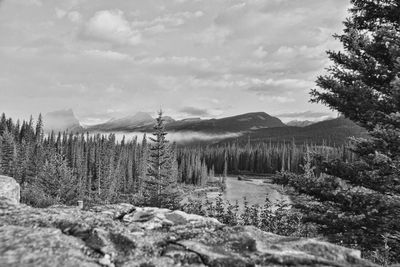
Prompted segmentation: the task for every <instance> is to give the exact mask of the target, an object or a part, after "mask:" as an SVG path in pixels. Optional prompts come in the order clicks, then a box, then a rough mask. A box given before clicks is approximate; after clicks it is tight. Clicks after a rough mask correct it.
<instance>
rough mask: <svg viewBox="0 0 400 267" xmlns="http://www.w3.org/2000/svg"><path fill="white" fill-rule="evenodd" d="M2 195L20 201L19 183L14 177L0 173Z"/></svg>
mask: <svg viewBox="0 0 400 267" xmlns="http://www.w3.org/2000/svg"><path fill="white" fill-rule="evenodd" d="M0 197H6V198H8V199H10V200H11V201H12V202H14V203H19V200H20V188H19V184H18V183H17V182H16V181H15V180H14V179H13V178H10V177H7V176H2V175H0Z"/></svg>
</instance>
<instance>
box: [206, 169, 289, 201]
mask: <svg viewBox="0 0 400 267" xmlns="http://www.w3.org/2000/svg"><path fill="white" fill-rule="evenodd" d="M225 185H226V187H225V191H224V192H222V198H223V199H224V200H225V201H229V202H230V203H232V204H234V203H235V202H236V201H238V203H239V208H242V207H243V199H244V198H246V200H247V202H248V203H249V205H256V204H258V205H260V206H262V205H264V203H265V199H266V198H268V199H269V201H270V202H271V203H272V206H273V207H274V204H278V203H280V202H284V203H286V204H291V203H292V202H291V199H290V197H289V196H288V195H286V194H284V191H283V190H282V188H281V186H279V185H277V184H273V183H272V182H271V179H270V177H268V178H264V179H262V178H261V177H259V176H257V178H254V179H253V178H252V177H251V176H248V175H247V176H246V179H241V180H239V179H238V177H237V176H228V177H226V180H225ZM220 193H221V192H207V194H206V195H207V198H208V199H210V200H214V199H215V198H217V196H218V195H219V194H220Z"/></svg>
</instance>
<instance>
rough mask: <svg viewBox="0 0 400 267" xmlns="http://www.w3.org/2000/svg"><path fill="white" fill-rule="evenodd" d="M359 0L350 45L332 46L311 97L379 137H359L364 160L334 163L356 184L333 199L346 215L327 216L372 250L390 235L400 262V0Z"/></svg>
mask: <svg viewBox="0 0 400 267" xmlns="http://www.w3.org/2000/svg"><path fill="white" fill-rule="evenodd" d="M351 3H352V7H351V9H350V14H351V16H350V18H348V19H347V20H346V21H345V22H344V25H345V29H344V32H343V33H342V34H339V35H335V38H336V39H338V40H339V41H340V42H341V43H342V44H343V50H342V51H328V56H329V59H330V60H331V61H332V63H333V64H332V65H331V66H330V67H329V68H328V74H327V75H323V76H320V77H318V79H317V86H318V87H320V89H314V90H312V91H311V95H312V101H313V102H319V103H323V104H325V105H327V106H329V107H330V108H332V109H334V110H337V111H339V112H340V113H342V114H343V115H344V116H346V117H347V118H349V119H351V120H353V121H355V122H356V123H358V124H359V125H361V126H363V127H365V128H366V129H367V130H368V131H369V133H370V136H371V138H369V139H358V140H355V142H354V152H355V153H357V154H358V156H359V158H360V160H359V162H357V163H356V164H351V165H349V164H345V163H340V162H336V163H335V166H334V168H333V167H332V166H331V168H329V173H330V174H332V175H335V176H338V177H340V178H342V179H344V180H345V181H346V182H347V183H348V184H350V185H351V186H352V188H353V189H352V190H348V191H347V192H346V193H344V192H340V193H338V194H337V196H336V197H332V198H330V199H328V200H329V201H333V202H334V203H336V204H338V208H339V210H340V214H336V215H334V218H326V219H327V221H328V220H330V221H331V222H334V223H335V224H336V225H335V227H333V228H332V229H333V230H332V229H330V230H332V232H331V233H332V234H342V235H343V236H347V237H348V238H349V239H350V238H352V239H354V240H353V241H354V242H356V243H358V244H361V245H362V246H363V247H365V248H366V249H369V250H374V249H376V248H377V247H379V244H380V245H382V243H383V241H382V240H383V238H382V236H385V238H388V240H389V243H388V244H389V246H390V247H391V250H392V257H393V258H394V259H395V260H397V261H399V260H400V256H399V255H400V232H399V231H400V224H399V222H400V220H399V218H400V201H399V197H400V178H399V177H400V2H399V1H398V0H352V1H351ZM338 165H339V166H338ZM314 195H315V194H314ZM324 197H325V198H326V195H324ZM320 199H322V197H320ZM331 216H332V215H331ZM325 217H327V216H325ZM396 255H397V256H396Z"/></svg>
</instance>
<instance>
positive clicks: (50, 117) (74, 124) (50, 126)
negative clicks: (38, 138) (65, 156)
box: [43, 109, 83, 132]
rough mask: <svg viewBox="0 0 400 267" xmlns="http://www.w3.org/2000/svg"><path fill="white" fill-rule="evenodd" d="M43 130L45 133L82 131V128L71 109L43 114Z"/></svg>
mask: <svg viewBox="0 0 400 267" xmlns="http://www.w3.org/2000/svg"><path fill="white" fill-rule="evenodd" d="M43 128H44V131H45V132H51V131H55V132H62V131H70V132H81V131H83V127H82V126H81V125H80V123H79V120H78V119H77V118H76V117H75V114H74V112H73V111H72V109H64V110H56V111H53V112H49V113H47V114H45V115H44V116H43Z"/></svg>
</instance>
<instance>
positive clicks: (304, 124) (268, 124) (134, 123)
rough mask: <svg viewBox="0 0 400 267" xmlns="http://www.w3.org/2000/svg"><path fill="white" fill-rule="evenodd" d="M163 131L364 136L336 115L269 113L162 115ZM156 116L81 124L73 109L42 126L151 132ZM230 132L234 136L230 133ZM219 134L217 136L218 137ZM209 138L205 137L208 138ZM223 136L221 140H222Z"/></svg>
mask: <svg viewBox="0 0 400 267" xmlns="http://www.w3.org/2000/svg"><path fill="white" fill-rule="evenodd" d="M164 120H165V122H166V130H167V131H168V132H170V133H179V134H181V135H188V134H193V133H196V134H197V136H198V135H199V134H201V135H208V136H209V137H210V136H211V137H213V136H214V137H215V139H218V142H224V141H232V140H234V139H235V140H239V141H243V142H244V141H248V139H251V140H252V141H261V140H269V141H272V142H281V141H292V140H296V142H317V143H321V142H329V143H332V144H333V143H335V144H342V143H344V142H345V141H346V140H347V138H348V137H350V136H355V137H362V136H366V135H367V133H366V131H365V129H363V128H361V127H359V126H358V125H356V124H355V123H354V122H352V121H350V120H348V119H346V118H343V117H339V118H336V119H330V120H326V121H321V122H311V121H292V122H289V123H287V124H284V123H283V122H282V121H281V120H280V119H279V118H277V117H273V116H271V115H268V114H267V113H265V112H253V113H246V114H241V115H237V116H231V117H225V118H220V119H205V120H202V119H200V118H187V119H183V120H174V119H172V118H171V117H164ZM154 123H155V119H154V118H153V117H151V116H150V115H149V114H148V113H145V112H139V113H137V114H135V115H133V116H127V117H123V118H118V119H111V120H109V121H107V122H105V123H101V124H97V125H92V126H88V127H86V128H84V127H82V126H81V125H80V123H79V120H78V119H77V118H76V117H75V116H74V113H73V111H72V110H62V111H55V112H51V113H48V114H46V115H45V117H44V124H45V129H46V130H47V131H49V130H51V129H52V130H55V131H62V130H69V131H73V132H93V133H94V132H97V133H107V132H122V133H138V132H142V133H144V132H152V131H153V126H154ZM229 134H233V135H229ZM218 136H219V137H218ZM209 139H210V138H208V139H207V140H209ZM221 139H223V140H221Z"/></svg>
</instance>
